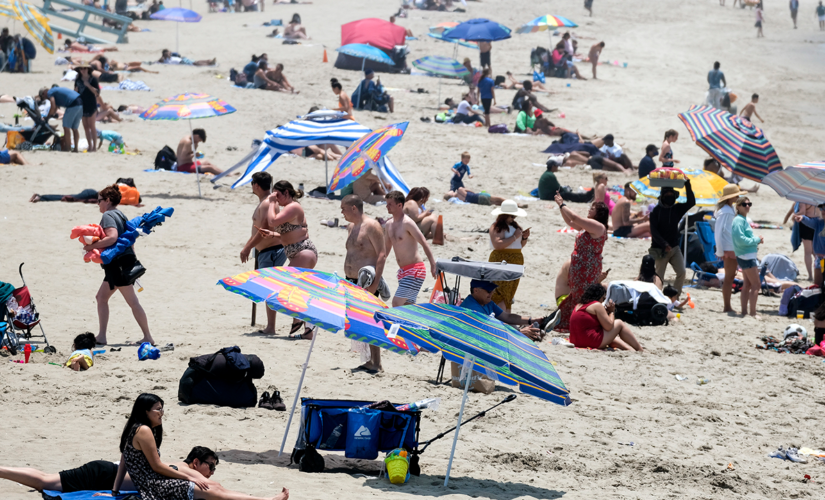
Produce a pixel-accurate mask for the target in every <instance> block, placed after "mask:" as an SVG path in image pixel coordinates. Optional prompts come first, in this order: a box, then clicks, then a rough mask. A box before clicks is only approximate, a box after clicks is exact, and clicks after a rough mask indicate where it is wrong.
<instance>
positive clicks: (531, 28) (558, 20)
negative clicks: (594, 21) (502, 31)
mask: <svg viewBox="0 0 825 500" xmlns="http://www.w3.org/2000/svg"><path fill="white" fill-rule="evenodd" d="M578 27H579V25H578V24H576V23H574V22H573V21H571V20H570V19H567V18H566V17H561V16H541V17H537V18H535V19H533V20H532V21H530V22H529V23H527V24H522V25H521V26H519V27H518V29H516V33H519V34H525V33H536V32H539V31H546V30H550V31H555V30H556V29H557V28H578Z"/></svg>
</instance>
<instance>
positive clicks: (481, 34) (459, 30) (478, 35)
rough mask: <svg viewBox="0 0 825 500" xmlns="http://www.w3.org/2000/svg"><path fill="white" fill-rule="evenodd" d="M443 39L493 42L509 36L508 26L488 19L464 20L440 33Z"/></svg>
mask: <svg viewBox="0 0 825 500" xmlns="http://www.w3.org/2000/svg"><path fill="white" fill-rule="evenodd" d="M442 36H443V37H444V38H445V39H452V40H456V39H457V40H469V41H472V42H495V41H498V40H505V39H507V38H510V36H511V35H510V28H508V27H506V26H503V25H501V24H498V23H496V22H493V21H490V20H489V19H484V18H478V19H470V20H469V21H465V22H463V23H461V24H459V25H457V26H456V27H455V28H452V29H450V30H447V31H445V32H443V33H442Z"/></svg>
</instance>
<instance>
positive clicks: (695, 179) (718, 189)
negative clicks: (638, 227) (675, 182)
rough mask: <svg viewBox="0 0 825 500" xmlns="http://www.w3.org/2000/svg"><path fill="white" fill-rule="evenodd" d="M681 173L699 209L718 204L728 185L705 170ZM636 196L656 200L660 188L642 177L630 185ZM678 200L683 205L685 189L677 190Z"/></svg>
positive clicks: (689, 170)
mask: <svg viewBox="0 0 825 500" xmlns="http://www.w3.org/2000/svg"><path fill="white" fill-rule="evenodd" d="M682 172H684V174H685V175H686V176H687V177H688V179H690V187H691V188H693V194H694V196H696V205H697V206H700V207H712V206H714V205H716V204H717V203H719V198H721V197H722V190H723V189H724V188H725V186H727V185H728V181H726V180H725V179H723V178H722V177H720V176H718V175H716V174H714V173H713V172H709V171H707V170H695V169H692V168H686V169H683V170H682ZM630 187H632V188H633V190H634V191H636V192H637V193H638V194H640V195H642V196H646V197H648V198H658V197H659V193H660V192H661V188H658V187H653V186H651V185H650V178H648V177H643V178H641V179H639V180H637V181H633V182H631V183H630ZM676 191H677V192H678V193H679V198H678V199H677V200H676V202H677V203H684V202H685V201H687V198H685V188H677V189H676Z"/></svg>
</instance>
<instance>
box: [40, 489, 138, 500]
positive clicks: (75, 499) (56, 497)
mask: <svg viewBox="0 0 825 500" xmlns="http://www.w3.org/2000/svg"><path fill="white" fill-rule="evenodd" d="M98 493H102V494H105V495H107V496H97V497H96V496H95V495H96V494H98ZM111 495H112V492H111V491H74V492H72V493H63V492H60V491H54V490H43V499H44V500H100V499H101V498H113V499H115V500H125V499H126V498H127V497H129V496H132V497H133V498H140V493H138V492H137V491H121V492H120V495H118V496H116V497H113V496H111Z"/></svg>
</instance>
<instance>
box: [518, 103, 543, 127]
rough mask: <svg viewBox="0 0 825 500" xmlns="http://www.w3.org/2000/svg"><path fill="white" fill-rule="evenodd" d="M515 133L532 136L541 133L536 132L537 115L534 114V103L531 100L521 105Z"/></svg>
mask: <svg viewBox="0 0 825 500" xmlns="http://www.w3.org/2000/svg"><path fill="white" fill-rule="evenodd" d="M515 132H516V133H517V134H530V135H536V134H539V133H541V132H540V131H537V130H536V115H535V113H533V103H532V102H530V100H525V101H524V102H522V103H521V111H519V113H518V116H517V117H516V128H515Z"/></svg>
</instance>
